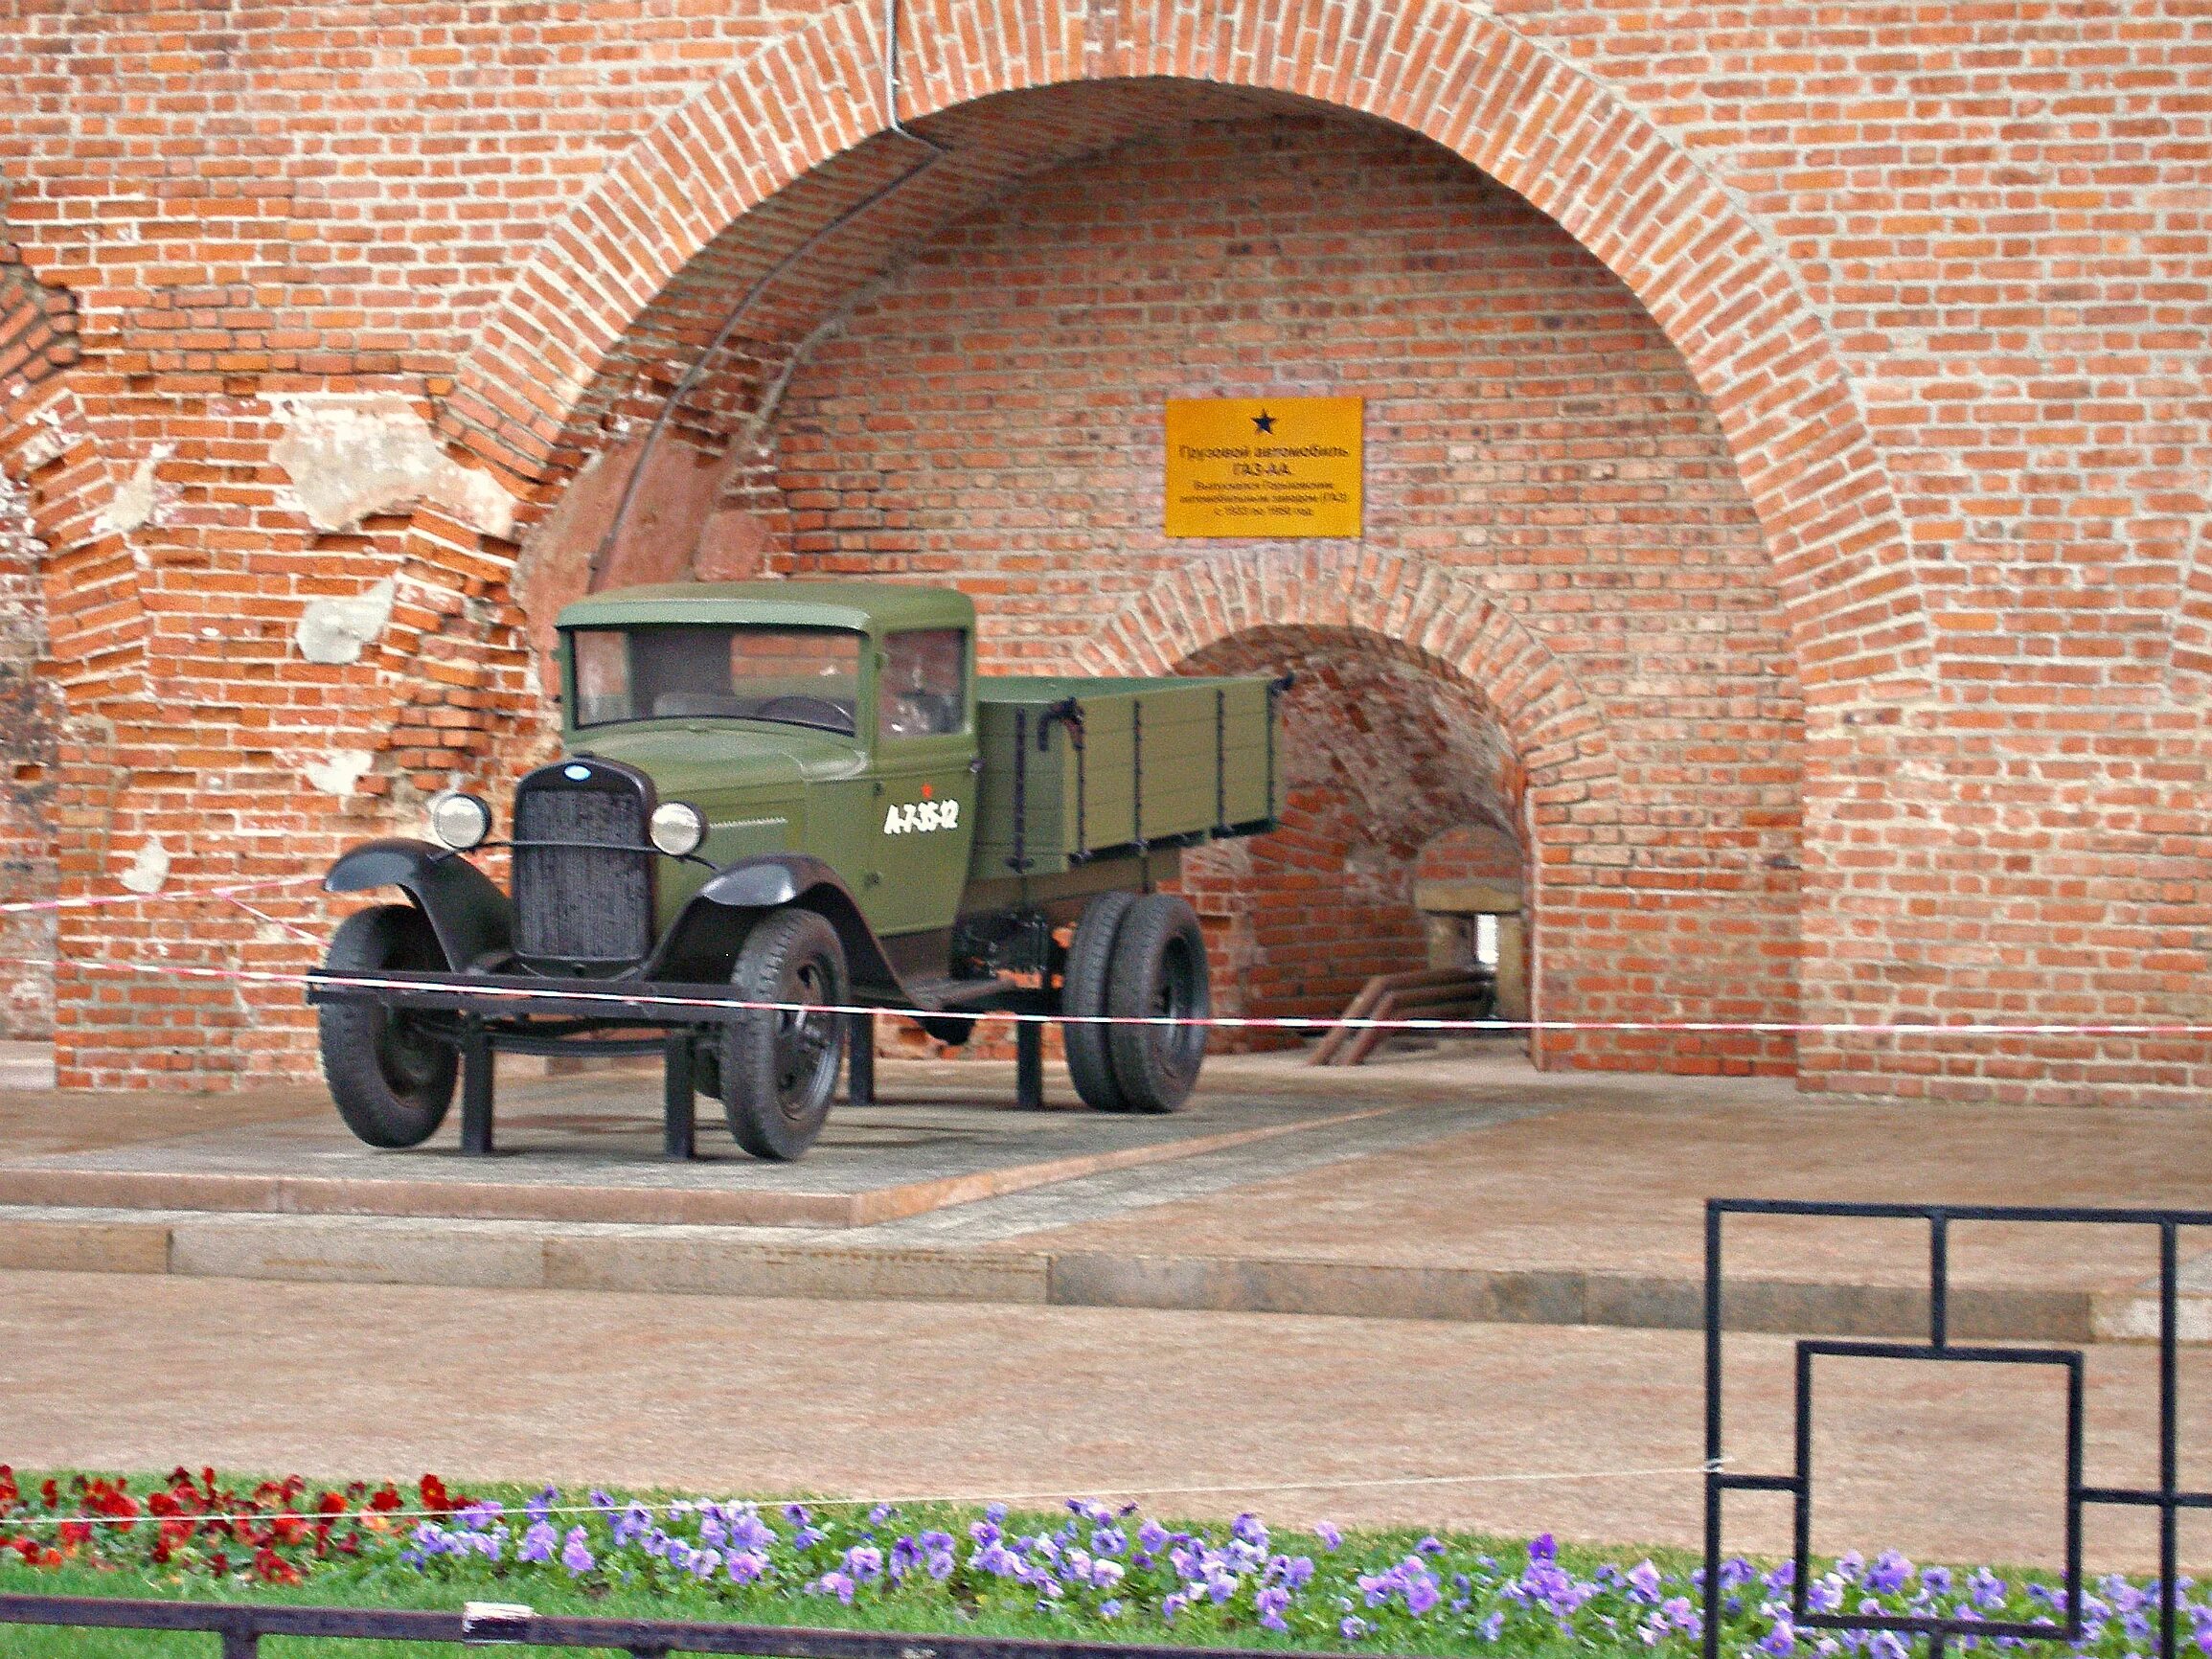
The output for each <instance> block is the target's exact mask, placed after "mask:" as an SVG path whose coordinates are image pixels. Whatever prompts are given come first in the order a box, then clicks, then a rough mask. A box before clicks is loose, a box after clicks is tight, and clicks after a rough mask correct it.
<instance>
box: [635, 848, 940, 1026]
mask: <svg viewBox="0 0 2212 1659" xmlns="http://www.w3.org/2000/svg"><path fill="white" fill-rule="evenodd" d="M784 904H800V905H804V906H805V907H806V908H807V909H809V910H812V911H818V912H819V913H820V914H821V915H822V916H823V917H824V918H826V919H827V920H829V922H830V925H831V926H832V927H834V928H835V929H836V930H837V937H838V939H839V940H840V941H841V942H842V943H843V944H844V946H845V964H846V966H847V968H848V969H849V970H850V971H851V973H852V975H853V983H854V984H855V986H856V987H866V988H868V989H873V990H878V991H882V992H885V993H896V992H898V990H899V989H900V988H899V975H898V972H897V970H896V969H894V968H893V967H892V966H891V963H890V959H889V958H888V957H886V956H885V954H884V952H883V946H882V945H881V943H878V940H877V938H876V932H875V929H873V928H872V927H870V926H869V925H868V920H867V918H865V917H863V916H862V915H861V914H860V906H859V904H858V903H857V902H856V901H855V899H854V898H853V894H852V891H851V889H849V888H848V887H847V886H846V885H845V882H844V878H843V877H842V876H840V875H838V874H837V872H836V871H835V870H833V869H832V868H831V867H830V866H829V865H828V864H825V863H824V862H823V861H822V860H821V859H819V858H815V857H812V856H810V854H808V853H805V852H762V853H758V854H756V855H755V856H753V857H750V858H741V859H739V860H738V861H737V862H736V863H735V864H731V865H727V866H725V867H724V868H722V869H720V870H718V871H717V872H716V873H715V874H714V875H712V876H710V877H708V879H707V883H706V885H705V886H704V887H701V888H700V889H699V890H698V891H697V892H696V893H695V894H693V895H692V897H691V898H690V899H689V900H687V901H686V902H685V904H684V907H683V909H682V910H680V911H678V912H677V913H676V919H675V920H674V921H673V922H671V923H670V924H669V930H668V932H667V934H666V935H665V936H664V937H663V938H662V940H661V943H660V946H659V948H658V949H656V950H655V951H654V952H653V953H652V959H651V960H650V962H648V963H647V964H646V966H645V969H644V972H643V974H642V977H643V978H646V979H679V978H680V979H688V980H690V981H692V982H693V983H696V984H712V983H713V982H715V981H717V980H723V979H727V978H728V977H729V976H730V970H731V968H732V967H733V966H735V965H736V962H737V955H738V950H739V948H740V947H741V945H742V944H743V943H744V940H745V935H746V934H747V933H748V932H750V931H751V930H752V926H753V922H754V920H756V919H757V918H758V917H759V916H760V915H761V914H762V913H763V912H764V911H769V910H774V909H775V908H777V907H778V906H779V905H784Z"/></svg>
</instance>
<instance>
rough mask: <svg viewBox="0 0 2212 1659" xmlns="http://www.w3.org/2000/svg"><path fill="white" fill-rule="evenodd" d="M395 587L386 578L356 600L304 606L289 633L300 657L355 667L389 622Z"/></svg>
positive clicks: (312, 601)
mask: <svg viewBox="0 0 2212 1659" xmlns="http://www.w3.org/2000/svg"><path fill="white" fill-rule="evenodd" d="M398 593H399V583H397V582H395V581H394V580H392V579H391V578H390V577H386V578H385V579H384V580H382V581H379V582H373V583H371V584H370V586H369V587H368V588H367V589H366V590H365V591H364V592H362V593H361V594H360V595H359V596H358V597H357V598H353V599H316V600H309V601H308V608H307V609H306V610H304V611H302V612H301V613H300V620H299V623H298V625H296V626H294V627H293V629H292V639H293V642H294V643H295V644H297V645H298V646H299V648H300V655H302V656H303V657H306V658H307V659H308V661H309V662H310V663H357V662H359V661H360V660H361V653H362V652H363V651H365V650H367V649H368V648H369V647H370V646H371V645H372V644H374V643H375V642H376V636H377V635H378V634H380V633H382V632H383V631H384V625H385V624H386V623H388V622H390V621H391V620H392V601H393V599H394V597H395V596H396V595H397V594H398Z"/></svg>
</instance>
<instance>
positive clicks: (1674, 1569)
mask: <svg viewBox="0 0 2212 1659" xmlns="http://www.w3.org/2000/svg"><path fill="white" fill-rule="evenodd" d="M65 1569H66V1571H64V1570H65ZM86 1573H94V1574H99V1575H104V1576H106V1577H107V1578H108V1579H110V1580H111V1581H112V1582H113V1584H114V1587H115V1588H116V1590H117V1592H118V1593H122V1594H144V1593H148V1590H149V1589H152V1588H165V1589H168V1590H170V1591H171V1592H183V1593H201V1594H205V1593H210V1592H216V1593H223V1594H238V1593H241V1592H244V1591H250V1590H252V1589H253V1588H255V1587H257V1586H291V1585H303V1584H307V1585H309V1586H310V1587H314V1588H327V1589H328V1590H329V1592H330V1595H331V1600H333V1601H343V1602H355V1603H358V1602H370V1601H375V1600H376V1599H377V1598H378V1596H379V1595H389V1594H394V1593H397V1594H399V1595H401V1596H403V1598H404V1600H405V1601H406V1602H409V1603H410V1604H416V1603H419V1602H420V1601H421V1600H422V1594H423V1592H424V1591H425V1590H434V1589H437V1588H441V1587H442V1588H445V1589H448V1590H449V1591H450V1594H451V1599H452V1600H453V1601H454V1602H459V1601H462V1600H465V1599H466V1600H497V1601H511V1602H531V1603H533V1604H536V1605H538V1606H541V1607H544V1608H546V1609H548V1610H553V1609H555V1608H559V1609H563V1610H567V1609H574V1608H578V1607H589V1606H593V1605H596V1604H605V1603H610V1602H619V1603H620V1604H621V1605H622V1606H623V1608H624V1609H625V1610H626V1611H627V1612H638V1611H641V1610H644V1611H649V1612H650V1611H658V1612H661V1613H665V1615H666V1616H668V1617H672V1618H726V1619H733V1620H744V1621H751V1622H761V1623H781V1624H809V1623H833V1624H853V1623H863V1624H867V1625H874V1626H876V1627H892V1628H901V1629H906V1628H911V1629H916V1630H956V1629H963V1628H968V1629H988V1630H994V1631H1006V1632H1026V1633H1035V1634H1042V1633H1050V1634H1052V1635H1055V1636H1060V1637H1085V1636H1088V1637H1097V1638H1109V1639H1120V1640H1125V1641H1132V1642H1156V1643H1176V1644H1192V1645H1197V1644H1208V1645H1212V1644H1224V1643H1226V1644H1237V1645H1264V1646H1295V1647H1309V1648H1352V1649H1357V1648H1383V1649H1389V1650H1392V1651H1425V1652H1451V1653H1489V1652H1510V1653H1533V1652H1538V1651H1545V1652H1551V1651H1563V1650H1568V1649H1575V1650H1590V1651H1596V1652H1609V1651H1625V1652H1638V1653H1652V1654H1658V1655H1669V1656H1673V1659H1688V1656H1689V1655H1691V1654H1693V1653H1695V1652H1697V1651H1698V1649H1699V1637H1700V1636H1701V1634H1702V1630H1701V1622H1700V1608H1701V1604H1702V1602H1701V1596H1700V1584H1701V1572H1700V1571H1699V1569H1698V1568H1696V1567H1694V1566H1692V1565H1690V1564H1688V1563H1687V1562H1686V1561H1684V1560H1682V1559H1680V1558H1678V1557H1667V1558H1666V1559H1665V1560H1664V1561H1662V1560H1659V1559H1656V1558H1653V1557H1643V1558H1638V1559H1633V1560H1627V1559H1618V1560H1608V1559H1606V1558H1604V1557H1602V1556H1599V1555H1595V1554H1592V1553H1591V1552H1588V1551H1567V1552H1563V1553H1562V1551H1561V1550H1560V1549H1559V1548H1557V1547H1556V1546H1555V1545H1554V1543H1553V1540H1552V1539H1551V1538H1550V1537H1549V1536H1548V1535H1547V1536H1543V1537H1539V1538H1536V1539H1534V1540H1532V1541H1529V1542H1527V1543H1516V1544H1511V1545H1504V1544H1500V1543H1498V1542H1496V1541H1494V1540H1483V1539H1471V1538H1467V1537H1463V1536H1456V1535H1455V1536H1452V1537H1448V1538H1447V1537H1437V1536H1415V1535H1413V1534H1353V1535H1347V1534H1343V1533H1341V1532H1339V1531H1338V1529H1336V1528H1335V1527H1334V1526H1332V1525H1330V1524H1329V1523H1328V1522H1326V1521H1322V1522H1319V1523H1317V1524H1316V1525H1315V1527H1314V1528H1313V1530H1312V1531H1311V1533H1309V1534H1279V1533H1272V1532H1270V1531H1269V1529H1268V1528H1267V1527H1266V1525H1265V1524H1264V1523H1263V1522H1262V1521H1261V1520H1260V1519H1259V1518H1258V1517H1257V1516H1254V1515H1250V1514H1244V1515H1240V1516H1238V1517H1237V1519H1236V1520H1235V1521H1234V1522H1232V1523H1231V1524H1230V1525H1229V1526H1227V1527H1226V1528H1201V1527H1189V1526H1183V1527H1176V1526H1172V1525H1170V1524H1169V1523H1167V1522H1165V1521H1162V1520H1158V1519H1152V1518H1149V1517H1147V1516H1144V1515H1142V1514H1140V1513H1139V1512H1137V1511H1136V1510H1135V1508H1134V1507H1133V1506H1124V1507H1120V1508H1115V1507H1110V1506H1107V1505H1105V1504H1099V1503H1088V1502H1083V1501H1080V1500H1071V1501H1069V1503H1068V1504H1067V1505H1066V1507H1065V1509H1064V1511H1059V1512H1057V1513H1055V1514H1052V1515H1048V1516H1038V1515H1030V1516H1020V1515H1014V1514H1010V1513H1009V1512H1008V1511H1007V1510H1006V1509H1005V1507H1004V1506H1001V1505H995V1504H994V1505H992V1506H989V1507H988V1508H985V1509H983V1510H981V1511H975V1510H960V1509H950V1508H925V1509H920V1510H914V1511H901V1510H900V1509H896V1508H893V1507H891V1506H889V1505H877V1506H875V1507H873V1508H869V1507H865V1506H860V1505H835V1504H814V1505H812V1506H809V1505H804V1504H796V1503H793V1504H786V1505H782V1506H776V1507H770V1508H766V1509H764V1508H762V1507H760V1506H758V1505H755V1504H752V1503H748V1502H742V1501H738V1500H725V1501H707V1500H699V1499H693V1498H676V1499H669V1498H653V1499H650V1500H649V1499H646V1498H640V1497H627V1496H625V1497H617V1496H613V1495H610V1494H608V1493H605V1492H600V1491H593V1492H590V1493H588V1494H586V1495H585V1496H584V1497H582V1499H581V1500H570V1499H564V1498H563V1496H562V1494H561V1493H560V1492H559V1491H558V1490H556V1489H553V1488H550V1487H548V1488H546V1489H543V1490H541V1491H538V1492H536V1493H535V1494H524V1495H519V1496H518V1495H515V1494H509V1495H508V1496H506V1497H492V1496H482V1497H472V1496H469V1495H467V1494H466V1493H460V1492H455V1491H451V1490H448V1489H447V1488H446V1487H445V1484H444V1483H443V1482H441V1481H439V1480H438V1478H437V1477H436V1476H433V1475H425V1476H423V1477H422V1479H421V1480H420V1481H419V1482H417V1483H415V1485H414V1487H413V1488H412V1489H410V1490H408V1491H406V1492H402V1491H401V1490H400V1489H399V1488H398V1487H396V1486H394V1485H390V1484H385V1485H382V1486H377V1487H374V1488H372V1487H369V1486H366V1485H359V1484H356V1485H354V1486H351V1487H347V1488H343V1489H331V1490H314V1491H312V1492H310V1491H309V1489H308V1486H307V1484H306V1483H304V1482H302V1481H299V1480H297V1479H292V1480H287V1481H282V1482H264V1483H260V1484H257V1485H253V1486H250V1487H245V1488H240V1489H233V1488H229V1487H226V1486H225V1485H223V1484H222V1483H221V1482H220V1481H218V1480H217V1477H216V1475H215V1473H214V1471H212V1470H203V1471H201V1472H200V1473H199V1474H197V1475H194V1474H192V1473H190V1472H189V1471H186V1470H184V1469H178V1470H175V1471H174V1472H173V1473H171V1476H170V1477H169V1478H168V1479H167V1480H166V1481H164V1482H158V1483H152V1484H151V1485H150V1486H149V1487H147V1488H145V1489H142V1490H141V1491H135V1492H134V1491H133V1490H132V1489H131V1486H130V1483H129V1482H127V1481H125V1480H121V1479H112V1478H104V1479H103V1478H97V1477H89V1476H83V1475H78V1476H73V1477H67V1478H60V1477H57V1478H55V1479H49V1480H46V1481H43V1482H41V1483H38V1484H37V1485H36V1486H34V1488H33V1489H31V1490H29V1491H25V1490H23V1489H21V1488H20V1487H19V1485H18V1483H17V1482H16V1480H15V1479H14V1478H13V1476H12V1475H11V1473H10V1472H9V1471H8V1470H7V1469H6V1468H5V1467H0V1588H6V1589H15V1590H25V1589H35V1588H37V1587H38V1579H39V1576H40V1575H41V1574H51V1575H55V1576H57V1577H67V1578H70V1579H80V1578H81V1577H82V1576H83V1575H84V1574H86ZM2178 1589H2179V1591H2180V1593H2181V1603H2182V1607H2183V1617H2184V1619H2185V1620H2186V1622H2187V1624H2186V1636H2187V1639H2188V1640H2189V1641H2191V1642H2192V1643H2193V1644H2194V1646H2195V1648H2196V1649H2197V1650H2198V1651H2199V1652H2200V1653H2201V1654H2203V1655H2206V1656H2208V1659H2212V1597H2208V1598H2206V1599H2203V1600H2199V1599H2197V1597H2196V1595H2195V1589H2196V1587H2195V1586H2194V1585H2193V1584H2192V1583H2191V1582H2190V1581H2189V1580H2187V1579H2183V1580H2181V1581H2180V1583H2179V1585H2178ZM1722 1591H1723V1595H1724V1601H1723V1608H1724V1613H1723V1625H1722V1649H1723V1651H1725V1652H1727V1653H1729V1654H1731V1655H1741V1656H1745V1659H1751V1656H1754V1655H1759V1656H1767V1659H1785V1656H1789V1655H1800V1656H1801V1659H1813V1656H1814V1655H1821V1656H1828V1655H1839V1654H1844V1653H1851V1654H1857V1655H1863V1659H1904V1654H1905V1652H1906V1644H1904V1642H1902V1641H1901V1640H1900V1639H1899V1638H1898V1637H1896V1636H1894V1635H1891V1634H1888V1633H1876V1634H1872V1635H1867V1636H1859V1635H1857V1634H1853V1633H1842V1632H1839V1633H1829V1632H1819V1631H1803V1632H1800V1631H1797V1630H1794V1629H1793V1628H1792V1627H1791V1625H1790V1616H1789V1610H1788V1602H1789V1594H1790V1566H1789V1565H1788V1563H1784V1564H1782V1565H1780V1566H1774V1567H1770V1568H1767V1569H1765V1570H1762V1569H1761V1568H1760V1567H1758V1566H1755V1565H1754V1564H1753V1563H1751V1562H1749V1561H1747V1560H1745V1559H1743V1558H1742V1557H1737V1558H1733V1559H1731V1560H1729V1561H1728V1562H1727V1563H1726V1564H1725V1565H1724V1566H1723V1568H1722ZM1808 1602H1809V1604H1810V1605H1811V1606H1812V1607H1813V1609H1814V1610H1815V1611H1824V1612H1825V1611H1835V1610H1837V1609H1839V1608H1843V1607H1847V1606H1848V1607H1850V1608H1852V1609H1854V1610H1858V1611H1865V1612H1873V1611H1878V1610H1879V1611H1885V1612H1913V1613H1937V1612H1940V1613H1947V1614H1950V1616H1952V1617H1955V1618H1959V1619H1964V1620H1969V1621H1975V1620H1985V1621H1986V1620H1997V1619H2002V1620H2014V1621H2021V1622H2042V1623H2047V1624H2050V1625H2052V1626H2053V1627H2054V1629H2055V1628H2056V1626H2057V1625H2058V1623H2059V1621H2060V1619H2061V1618H2062V1617H2063V1615H2064V1599H2063V1596H2062V1594H2061V1593H2060V1591H2059V1590H2058V1589H2057V1588H2056V1587H2055V1586H2054V1585H2053V1584H2052V1582H2050V1581H2049V1579H2047V1578H2046V1577H2042V1576H2038V1575H2032V1574H2030V1575H2022V1574H2018V1573H2005V1574H1999V1573H1998V1572H1996V1571H1995V1570H1993V1569H1992V1568H1989V1567H1978V1568H1975V1569H1973V1571H1971V1572H1959V1571H1954V1570H1950V1569H1946V1568H1944V1567H1940V1566H1921V1567H1916V1566H1915V1565H1914V1564H1913V1563H1912V1562H1910V1561H1908V1560H1906V1559H1905V1558H1904V1557H1903V1556H1901V1555H1899V1554H1897V1553H1896V1552H1894V1551H1892V1552H1887V1553H1884V1554H1882V1555H1881V1556H1879V1557H1876V1558H1875V1559H1874V1560H1873V1561H1872V1562H1868V1561H1866V1560H1864V1559H1863V1558H1861V1557H1857V1556H1846V1557H1842V1558H1841V1559H1839V1560H1836V1561H1835V1562H1831V1563H1823V1565H1822V1571H1821V1573H1820V1576H1819V1578H1818V1579H1815V1580H1814V1582H1813V1584H1812V1585H1811V1586H1810V1587H1809V1590H1808ZM2155 1610H2156V1596H2155V1588H2154V1587H2152V1586H2148V1585H2146V1584H2144V1583H2143V1582H2142V1581H2140V1580H2136V1579H2127V1578H2124V1577H2121V1576H2117V1575H2115V1576H2109V1577H2107V1578H2105V1579H2101V1580H2100V1581H2099V1582H2098V1584H2097V1585H2096V1589H2095V1594H2094V1595H2086V1596H2085V1597H2084V1600H2083V1613H2084V1617H2085V1621H2086V1629H2085V1633H2084V1637H2083V1640H2082V1641H2081V1642H2080V1643H2079V1644H2076V1645H2075V1650H2076V1651H2078V1652H2081V1653H2084V1654H2094V1655H2097V1656H2098V1659H2123V1656H2125V1655H2134V1654H2141V1653H2144V1652H2146V1651H2148V1650H2150V1649H2151V1648H2152V1647H2153V1646H2154V1638H2153V1633H2152V1625H2151V1621H2152V1619H2153V1618H2154V1617H2155ZM1990 1642H1991V1644H1992V1645H1994V1646H1996V1647H2001V1648H2043V1647H2045V1646H2056V1644H2049V1645H2046V1644H2042V1643H2036V1642H2023V1641H2020V1640H2017V1639H2014V1638H2008V1637H1995V1638H1991V1639H1990ZM1976 1645H1977V1644H1976V1643H1975V1641H1974V1639H1973V1638H1971V1637H1969V1638H1965V1639H1963V1640H1962V1641H1961V1642H1960V1643H1959V1644H1958V1646H1959V1647H1961V1648H1969V1649H1971V1648H1973V1647H1975V1646H1976Z"/></svg>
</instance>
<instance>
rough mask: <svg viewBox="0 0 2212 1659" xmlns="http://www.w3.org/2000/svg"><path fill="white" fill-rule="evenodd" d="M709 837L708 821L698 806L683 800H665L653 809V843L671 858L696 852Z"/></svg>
mask: <svg viewBox="0 0 2212 1659" xmlns="http://www.w3.org/2000/svg"><path fill="white" fill-rule="evenodd" d="M706 838H707V821H706V820H705V819H704V818H702V817H700V816H699V809H698V808H697V807H687V806H685V805H684V804H683V803H682V802H681V801H663V802H662V803H661V804H660V805H659V806H658V807H654V808H653V809H652V844H653V845H654V846H655V847H658V848H659V849H660V850H661V851H662V852H666V853H667V854H668V855H669V856H670V857H671V858H681V857H682V856H683V855H684V854H685V853H687V852H697V851H698V847H699V843H700V842H702V841H704V840H705V839H706Z"/></svg>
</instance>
